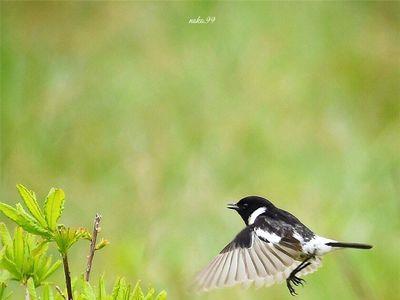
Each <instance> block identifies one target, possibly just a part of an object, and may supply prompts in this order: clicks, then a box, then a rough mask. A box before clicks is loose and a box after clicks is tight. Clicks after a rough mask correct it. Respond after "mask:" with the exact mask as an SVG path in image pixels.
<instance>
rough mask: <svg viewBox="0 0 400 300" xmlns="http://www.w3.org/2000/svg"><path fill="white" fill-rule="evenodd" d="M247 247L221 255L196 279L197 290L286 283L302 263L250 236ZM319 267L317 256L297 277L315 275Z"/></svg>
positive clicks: (290, 252) (292, 254) (285, 250)
mask: <svg viewBox="0 0 400 300" xmlns="http://www.w3.org/2000/svg"><path fill="white" fill-rule="evenodd" d="M252 239H253V242H252V246H251V247H250V248H235V247H234V246H233V245H232V246H231V248H229V249H228V251H226V252H223V253H220V254H219V255H218V256H217V257H215V258H214V259H213V260H212V261H211V263H210V264H209V265H208V266H207V267H206V268H204V270H203V271H201V272H200V273H199V274H198V275H197V277H196V281H195V284H196V287H197V290H199V291H208V290H211V289H215V288H222V287H229V286H233V285H237V284H241V285H243V286H246V287H247V286H250V285H252V284H254V285H255V286H256V287H261V286H270V285H272V284H275V283H280V282H282V281H283V280H285V279H286V278H287V277H288V276H289V274H290V273H291V272H292V271H293V269H295V268H296V267H297V266H298V265H299V264H300V263H301V261H298V260H296V259H295V257H298V254H299V253H298V252H297V251H295V250H292V249H289V248H286V247H283V246H280V245H279V246H278V245H273V244H271V243H266V242H263V241H262V240H260V239H259V238H258V237H257V235H256V234H254V233H253V234H252ZM320 264H321V259H320V258H319V257H316V258H313V259H312V260H311V265H310V266H308V267H307V268H305V269H304V270H302V271H301V272H299V273H298V274H299V276H302V275H305V274H308V273H311V272H314V271H315V270H316V269H317V268H318V267H319V266H320Z"/></svg>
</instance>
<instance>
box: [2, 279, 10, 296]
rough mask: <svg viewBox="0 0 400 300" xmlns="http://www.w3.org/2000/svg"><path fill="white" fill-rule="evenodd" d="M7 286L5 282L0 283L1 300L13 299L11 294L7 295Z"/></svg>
mask: <svg viewBox="0 0 400 300" xmlns="http://www.w3.org/2000/svg"><path fill="white" fill-rule="evenodd" d="M6 288H7V284H6V283H5V282H0V300H7V299H9V298H10V297H11V293H9V294H6Z"/></svg>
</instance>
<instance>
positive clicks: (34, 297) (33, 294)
mask: <svg viewBox="0 0 400 300" xmlns="http://www.w3.org/2000/svg"><path fill="white" fill-rule="evenodd" d="M26 288H27V289H28V293H29V297H30V300H37V299H38V297H37V295H36V289H35V284H34V283H33V279H32V278H29V279H28V282H27V285H26Z"/></svg>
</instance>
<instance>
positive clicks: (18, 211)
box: [0, 202, 50, 238]
mask: <svg viewBox="0 0 400 300" xmlns="http://www.w3.org/2000/svg"><path fill="white" fill-rule="evenodd" d="M16 207H17V208H14V207H12V206H10V205H7V204H5V203H1V202H0V212H2V213H3V214H4V215H6V217H8V218H10V219H11V220H13V221H14V222H15V223H17V224H18V225H19V226H21V227H22V228H24V229H25V230H26V231H28V232H31V233H34V234H38V235H42V236H46V238H49V237H50V235H49V233H48V232H47V231H46V230H45V229H44V228H42V227H41V226H40V225H39V223H37V222H36V220H35V219H34V218H33V217H31V216H30V215H28V214H27V213H26V212H25V211H24V209H23V207H22V206H21V204H19V203H17V205H16Z"/></svg>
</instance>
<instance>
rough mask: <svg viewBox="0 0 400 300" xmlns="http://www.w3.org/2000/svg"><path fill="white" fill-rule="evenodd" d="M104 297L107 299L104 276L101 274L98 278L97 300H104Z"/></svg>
mask: <svg viewBox="0 0 400 300" xmlns="http://www.w3.org/2000/svg"><path fill="white" fill-rule="evenodd" d="M106 297H107V292H106V286H105V284H104V274H103V275H101V276H100V279H99V287H98V294H97V298H98V300H106Z"/></svg>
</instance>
